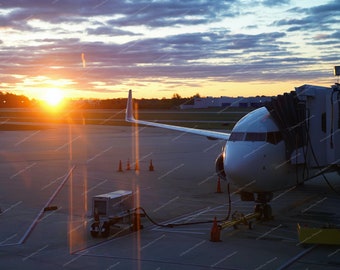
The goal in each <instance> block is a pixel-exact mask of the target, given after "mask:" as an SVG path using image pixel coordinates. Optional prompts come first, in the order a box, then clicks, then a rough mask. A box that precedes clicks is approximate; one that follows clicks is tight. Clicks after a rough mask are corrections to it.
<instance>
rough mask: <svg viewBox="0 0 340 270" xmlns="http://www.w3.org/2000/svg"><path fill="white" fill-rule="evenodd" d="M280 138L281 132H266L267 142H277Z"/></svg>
mask: <svg viewBox="0 0 340 270" xmlns="http://www.w3.org/2000/svg"><path fill="white" fill-rule="evenodd" d="M281 140H282V135H281V132H268V133H267V142H269V143H272V144H278V143H279V142H280V141H281Z"/></svg>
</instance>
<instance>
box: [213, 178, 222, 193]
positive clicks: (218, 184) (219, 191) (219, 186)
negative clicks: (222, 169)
mask: <svg viewBox="0 0 340 270" xmlns="http://www.w3.org/2000/svg"><path fill="white" fill-rule="evenodd" d="M215 193H223V192H222V190H221V180H220V178H218V180H217V190H216V192H215Z"/></svg>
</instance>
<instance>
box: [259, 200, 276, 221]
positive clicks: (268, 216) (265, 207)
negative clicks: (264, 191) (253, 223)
mask: <svg viewBox="0 0 340 270" xmlns="http://www.w3.org/2000/svg"><path fill="white" fill-rule="evenodd" d="M254 212H255V213H259V216H258V217H257V220H264V221H268V220H272V219H274V217H273V215H272V207H271V206H270V205H269V204H266V203H265V204H261V203H258V204H256V205H255V209H254Z"/></svg>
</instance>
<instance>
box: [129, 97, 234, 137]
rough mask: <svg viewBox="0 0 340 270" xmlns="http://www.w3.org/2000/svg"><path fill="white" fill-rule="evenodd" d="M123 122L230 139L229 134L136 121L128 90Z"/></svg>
mask: <svg viewBox="0 0 340 270" xmlns="http://www.w3.org/2000/svg"><path fill="white" fill-rule="evenodd" d="M125 120H126V121H127V122H130V123H136V124H141V125H147V126H153V127H159V128H165V129H171V130H176V131H181V132H186V133H191V134H196V135H200V136H205V137H208V138H209V139H219V140H226V141H227V140H228V139H229V137H230V133H223V132H217V131H210V130H203V129H195V128H188V127H180V126H173V125H167V124H161V123H156V122H151V121H143V120H137V119H135V118H134V116H133V106H132V90H129V97H128V101H127V105H126V115H125Z"/></svg>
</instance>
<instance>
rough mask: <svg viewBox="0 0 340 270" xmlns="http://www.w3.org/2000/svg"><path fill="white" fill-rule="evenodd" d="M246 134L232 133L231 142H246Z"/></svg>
mask: <svg viewBox="0 0 340 270" xmlns="http://www.w3.org/2000/svg"><path fill="white" fill-rule="evenodd" d="M245 134H246V133H245V132H232V133H231V134H230V137H229V140H230V141H234V142H235V141H244V135H245Z"/></svg>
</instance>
